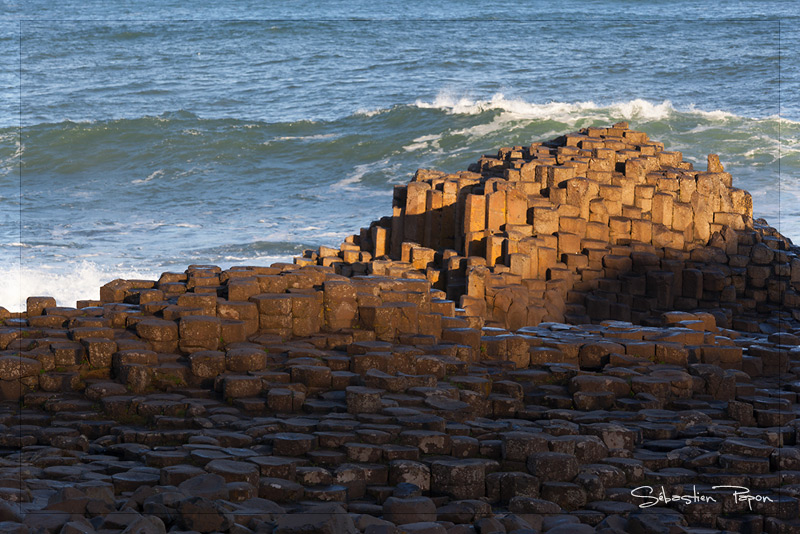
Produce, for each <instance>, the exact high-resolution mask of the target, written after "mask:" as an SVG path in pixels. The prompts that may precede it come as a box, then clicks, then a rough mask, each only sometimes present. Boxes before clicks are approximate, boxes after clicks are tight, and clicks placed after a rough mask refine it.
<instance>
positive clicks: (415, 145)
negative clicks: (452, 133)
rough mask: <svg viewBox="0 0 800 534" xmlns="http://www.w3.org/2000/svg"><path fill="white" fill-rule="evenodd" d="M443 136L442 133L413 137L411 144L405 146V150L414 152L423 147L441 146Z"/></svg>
mask: <svg viewBox="0 0 800 534" xmlns="http://www.w3.org/2000/svg"><path fill="white" fill-rule="evenodd" d="M441 138H442V136H441V134H433V135H423V136H421V137H417V138H416V139H413V140H412V141H411V143H410V144H408V145H406V146H404V147H403V150H405V151H406V152H413V151H415V150H421V149H423V148H439V140H440V139H441Z"/></svg>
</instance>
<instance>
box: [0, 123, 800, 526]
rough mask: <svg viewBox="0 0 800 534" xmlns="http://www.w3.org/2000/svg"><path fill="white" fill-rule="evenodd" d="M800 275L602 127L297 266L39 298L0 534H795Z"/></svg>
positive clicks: (510, 152)
mask: <svg viewBox="0 0 800 534" xmlns="http://www.w3.org/2000/svg"><path fill="white" fill-rule="evenodd" d="M799 252H800V250H798V248H797V247H795V246H793V245H792V244H791V242H790V241H789V240H788V239H786V238H785V237H783V236H781V235H780V234H779V233H778V232H777V231H775V229H773V228H771V227H769V226H768V225H767V224H766V222H765V221H763V220H754V219H753V214H752V201H751V199H750V196H749V194H748V193H747V192H745V191H742V190H738V189H735V188H733V187H732V178H731V176H730V174H728V173H725V172H724V169H723V168H722V165H721V164H720V162H719V159H718V158H717V157H716V156H709V160H708V169H707V170H706V171H697V170H694V169H693V168H692V165H691V164H690V163H686V162H683V160H682V155H681V154H680V153H679V152H665V151H664V147H663V145H662V144H660V143H658V142H654V141H651V140H650V139H649V138H648V137H647V135H646V134H644V133H642V132H636V131H633V130H630V129H629V127H628V125H627V124H625V123H618V124H616V125H614V126H613V127H610V128H588V129H584V130H582V131H580V132H577V133H575V134H569V135H566V136H562V137H561V138H558V139H555V140H552V141H548V142H542V143H533V144H531V145H530V146H527V147H521V146H517V147H505V148H501V149H500V150H499V151H498V153H497V154H492V155H489V156H483V157H481V158H480V159H479V161H478V162H477V163H476V164H474V165H472V166H471V167H470V169H469V171H466V172H461V173H457V174H445V173H441V172H437V171H430V170H420V171H418V172H417V173H416V175H415V176H414V178H413V180H412V181H411V182H410V183H409V184H408V185H406V186H398V187H396V189H395V194H394V201H393V212H392V215H391V216H389V217H384V218H383V219H381V220H380V221H376V222H374V223H373V224H372V225H370V227H368V228H364V229H362V230H361V232H360V233H359V234H357V235H354V236H351V237H350V238H348V239H347V240H346V242H345V243H343V244H342V245H341V246H340V247H339V248H338V249H333V248H327V247H321V248H320V249H319V250H316V251H307V252H306V253H305V254H304V256H303V257H301V258H297V259H296V261H295V263H294V264H275V265H272V266H270V267H247V266H245V267H234V268H231V269H228V270H222V269H220V268H219V267H216V266H204V265H195V266H190V267H189V268H188V269H187V270H186V271H185V272H182V273H164V274H162V275H161V277H160V279H159V280H115V281H113V282H111V283H109V284H106V285H105V286H103V287H102V288H101V290H100V299H99V300H97V301H91V300H87V301H80V302H78V303H77V306H76V308H65V307H58V306H56V303H55V300H54V299H52V298H49V297H31V298H29V299H28V305H27V310H26V312H23V313H9V312H7V311H5V310H2V309H0V318H2V320H3V325H2V327H0V399H2V403H0V425H2V426H0V429H1V430H2V431H1V432H0V497H1V498H2V500H0V532H9V533H10V532H19V533H25V532H31V533H33V532H48V533H63V534H72V533H81V532H103V533H109V534H110V533H119V532H125V533H134V532H140V533H149V532H154V533H155V532H166V531H170V532H231V533H239V534H246V533H250V532H258V533H275V534H288V533H301V532H304V533H305V532H309V533H310V532H325V533H332V534H333V533H340V532H341V533H357V532H360V533H365V534H382V533H387V534H389V533H401V532H408V533H418V534H423V533H425V534H445V533H447V534H467V533H480V534H486V533H504V532H505V533H512V532H515V533H517V534H523V533H525V534H527V533H538V532H548V533H552V534H560V533H568V532H575V533H582V532H604V533H622V532H633V533H661V532H669V533H672V532H697V533H711V532H752V533H759V532H767V533H785V532H800V520H799V519H798V517H800V501H798V494H800V448H798V443H800V442H799V441H798V428H800V425H798V421H800V420H799V419H798V418H797V414H798V405H797V392H798V391H800V386H798V384H800V381H798V377H797V375H798V374H800V365H798V361H800V348H798V347H800V323H798V320H800V313H799V312H798V306H797V303H798V293H797V290H800V256H798V253H799ZM796 381H797V382H796Z"/></svg>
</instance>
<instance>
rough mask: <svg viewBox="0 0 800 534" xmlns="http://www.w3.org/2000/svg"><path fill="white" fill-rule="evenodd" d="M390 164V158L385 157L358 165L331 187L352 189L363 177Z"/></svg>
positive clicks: (334, 188)
mask: <svg viewBox="0 0 800 534" xmlns="http://www.w3.org/2000/svg"><path fill="white" fill-rule="evenodd" d="M388 166H389V158H385V159H382V160H379V161H373V162H371V163H364V164H361V165H356V166H355V167H354V168H353V172H352V173H350V174H349V175H347V176H346V177H345V178H343V179H341V180H339V181H338V182H336V183H334V184H332V185H331V189H333V190H337V189H352V186H354V185H355V184H357V183H360V182H361V180H362V178H364V176H366V175H367V174H369V173H371V172H377V171H380V170H383V169H386V168H387V167H388Z"/></svg>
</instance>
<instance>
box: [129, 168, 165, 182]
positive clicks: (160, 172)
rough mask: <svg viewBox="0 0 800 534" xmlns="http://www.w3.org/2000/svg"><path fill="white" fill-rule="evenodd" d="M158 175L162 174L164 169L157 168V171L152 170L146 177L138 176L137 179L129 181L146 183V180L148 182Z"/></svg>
mask: <svg viewBox="0 0 800 534" xmlns="http://www.w3.org/2000/svg"><path fill="white" fill-rule="evenodd" d="M160 176H164V170H163V169H158V170H157V171H153V172H151V173H150V174H149V175H148V176H147V178H140V179H138V180H133V181H132V182H131V183H132V184H146V183H147V182H149V181H151V180H155V179H156V178H158V177H160Z"/></svg>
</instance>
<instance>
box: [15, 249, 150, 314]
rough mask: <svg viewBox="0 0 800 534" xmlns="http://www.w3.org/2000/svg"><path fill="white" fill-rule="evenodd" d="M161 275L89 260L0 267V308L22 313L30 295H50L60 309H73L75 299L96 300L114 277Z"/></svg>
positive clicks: (146, 270)
mask: <svg viewBox="0 0 800 534" xmlns="http://www.w3.org/2000/svg"><path fill="white" fill-rule="evenodd" d="M159 274H160V273H156V272H155V271H153V270H148V269H132V268H113V267H104V266H100V265H98V264H96V263H93V262H90V261H86V260H84V261H81V262H79V263H74V264H68V265H64V264H60V265H42V266H36V267H28V266H26V265H23V268H22V269H21V270H20V269H19V264H18V263H17V264H14V265H12V266H10V267H2V268H0V279H2V280H5V281H6V282H7V283H4V284H0V306H3V307H5V308H6V309H8V310H9V311H23V310H25V300H26V298H27V297H29V296H49V297H54V298H55V299H56V303H57V304H58V305H59V306H75V303H76V302H77V301H78V300H91V299H97V298H99V296H100V286H102V285H103V284H105V283H108V282H110V281H111V280H114V279H115V278H139V279H141V278H144V279H154V278H156V277H157V276H158V275H159Z"/></svg>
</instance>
